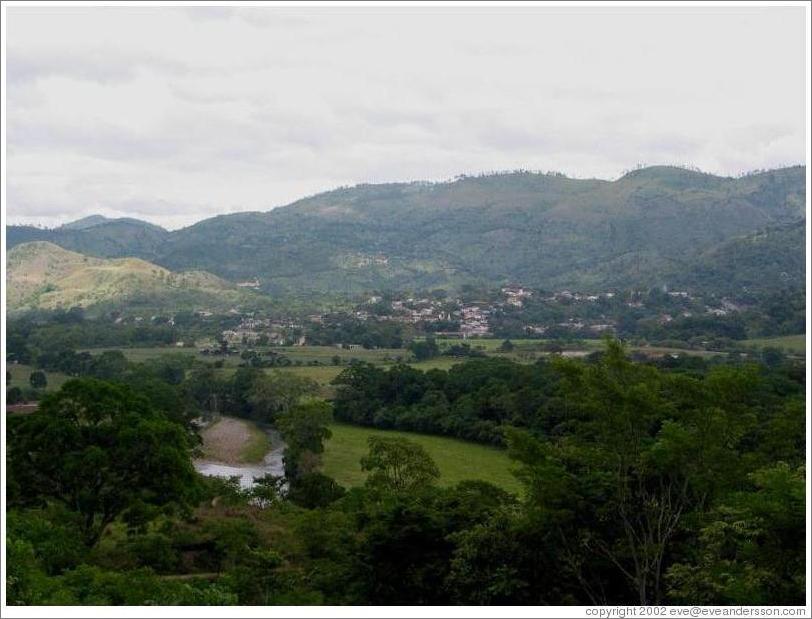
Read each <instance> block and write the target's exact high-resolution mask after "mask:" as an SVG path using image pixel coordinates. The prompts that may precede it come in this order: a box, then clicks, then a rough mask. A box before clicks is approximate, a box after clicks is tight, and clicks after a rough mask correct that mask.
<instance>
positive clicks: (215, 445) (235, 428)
mask: <svg viewBox="0 0 812 619" xmlns="http://www.w3.org/2000/svg"><path fill="white" fill-rule="evenodd" d="M200 435H201V438H202V439H203V449H202V454H201V455H202V458H203V459H204V460H214V461H217V462H224V463H226V464H251V463H256V462H262V460H263V458H264V457H265V454H267V453H268V452H269V451H270V450H271V447H272V446H271V441H270V438H269V437H268V433H267V432H265V430H263V429H262V428H260V427H258V426H257V425H256V424H254V423H252V422H250V421H247V420H245V419H237V418H235V417H221V418H220V419H218V420H217V421H215V422H214V423H213V424H211V425H210V426H209V427H207V428H206V429H205V430H203V431H202V432H201V433H200Z"/></svg>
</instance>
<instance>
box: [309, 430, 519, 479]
mask: <svg viewBox="0 0 812 619" xmlns="http://www.w3.org/2000/svg"><path fill="white" fill-rule="evenodd" d="M330 430H331V432H332V433H333V436H332V437H331V438H330V440H328V441H327V443H326V445H325V450H324V472H325V474H327V475H329V476H330V477H332V478H334V479H335V480H336V481H337V482H338V483H339V484H341V485H342V486H346V487H351V486H360V485H361V484H363V483H364V480H365V479H366V473H365V472H364V471H362V470H361V464H360V461H361V458H362V457H363V456H365V455H366V454H367V452H368V451H369V446H368V444H367V439H368V438H369V437H370V436H386V437H396V438H406V439H409V440H411V441H414V442H415V443H418V444H420V445H422V446H423V447H424V448H425V450H426V451H427V452H428V454H429V455H430V456H431V457H432V459H433V460H434V461H435V462H436V463H437V466H438V468H439V469H440V484H441V485H444V486H451V485H453V484H456V483H458V482H460V481H464V480H469V479H476V480H481V481H487V482H490V483H492V484H494V485H495V486H499V487H500V488H502V489H504V490H507V491H510V492H518V491H519V488H520V485H519V482H518V481H517V480H516V478H515V477H514V476H513V475H512V473H511V472H510V468H511V463H510V460H509V459H508V457H507V454H506V453H505V452H504V451H503V450H500V449H496V448H494V447H487V446H485V445H477V444H476V443H469V442H466V441H460V440H457V439H452V438H445V437H440V436H429V435H425V434H416V433H413V432H396V431H389V430H376V429H372V428H361V427H357V426H350V425H345V424H333V425H331V426H330Z"/></svg>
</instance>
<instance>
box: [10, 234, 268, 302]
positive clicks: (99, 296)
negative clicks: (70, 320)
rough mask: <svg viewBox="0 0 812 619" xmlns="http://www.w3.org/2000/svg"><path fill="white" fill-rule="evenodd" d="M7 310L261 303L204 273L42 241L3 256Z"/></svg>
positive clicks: (215, 277)
mask: <svg viewBox="0 0 812 619" xmlns="http://www.w3.org/2000/svg"><path fill="white" fill-rule="evenodd" d="M7 259H8V269H7V302H8V309H9V311H16V310H26V309H34V308H39V309H55V308H58V307H62V308H69V307H73V306H81V307H90V306H100V305H106V306H115V305H116V304H119V305H123V304H126V305H127V306H128V307H129V308H133V307H139V306H140V307H144V308H155V309H157V308H161V307H177V306H183V307H200V308H207V309H208V308H217V309H224V308H229V307H232V306H233V305H244V304H249V305H250V304H255V305H257V304H261V303H263V301H264V299H263V297H261V296H260V295H255V294H252V293H250V292H246V291H243V290H240V289H238V288H237V287H236V286H234V284H231V283H229V282H226V281H225V280H223V279H221V278H219V277H217V276H215V275H212V274H211V273H206V272H205V271H186V272H180V273H173V272H171V271H169V270H167V269H165V268H163V267H160V266H158V265H155V264H152V263H150V262H147V261H145V260H142V259H140V258H114V259H106V258H96V257H91V256H85V255H82V254H79V253H76V252H73V251H68V250H66V249H62V248H61V247H59V246H57V245H54V244H53V243H49V242H47V241H35V242H31V243H24V244H22V245H17V246H16V247H14V248H13V249H11V250H10V251H9V252H8V256H7Z"/></svg>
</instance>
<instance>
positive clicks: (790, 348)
mask: <svg viewBox="0 0 812 619" xmlns="http://www.w3.org/2000/svg"><path fill="white" fill-rule="evenodd" d="M743 344H745V345H746V346H752V347H754V348H767V347H772V348H780V349H781V350H783V351H785V352H788V353H792V354H798V355H803V354H805V353H806V335H783V336H780V337H762V338H756V339H752V340H744V342H743Z"/></svg>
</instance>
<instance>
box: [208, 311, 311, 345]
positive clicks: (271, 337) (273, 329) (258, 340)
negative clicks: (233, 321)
mask: <svg viewBox="0 0 812 619" xmlns="http://www.w3.org/2000/svg"><path fill="white" fill-rule="evenodd" d="M300 329H301V325H300V324H298V323H295V322H292V321H272V320H271V319H270V318H254V317H253V316H247V317H244V318H243V319H242V321H241V322H240V324H239V325H237V326H236V327H234V328H233V329H225V330H224V331H223V332H222V334H221V335H222V338H223V341H225V342H226V343H227V344H228V345H229V346H236V345H240V344H269V345H271V346H285V345H288V344H291V345H293V346H304V344H305V341H306V338H305V336H304V335H298V336H297V335H294V333H293V332H294V331H298V330H300Z"/></svg>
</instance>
